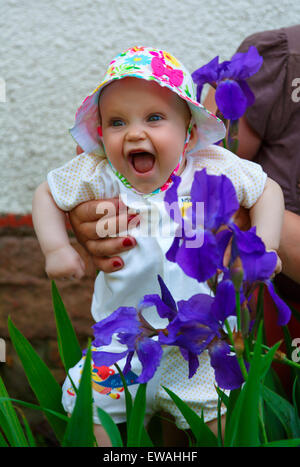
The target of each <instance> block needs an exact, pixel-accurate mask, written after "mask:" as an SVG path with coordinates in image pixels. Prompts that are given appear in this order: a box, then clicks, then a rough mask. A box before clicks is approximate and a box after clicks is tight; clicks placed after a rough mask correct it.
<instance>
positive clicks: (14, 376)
mask: <svg viewBox="0 0 300 467" xmlns="http://www.w3.org/2000/svg"><path fill="white" fill-rule="evenodd" d="M71 241H72V243H73V244H74V245H75V241H74V239H71ZM75 246H76V248H77V249H79V250H80V252H81V253H83V251H82V248H81V247H80V246H78V245H75ZM93 282H94V280H93V277H91V275H90V277H85V278H83V279H82V280H80V281H78V280H74V281H62V280H60V281H56V285H57V287H58V290H59V292H60V294H61V297H62V299H63V302H64V304H65V306H66V309H67V312H68V314H69V316H70V318H71V321H72V323H73V326H74V328H75V331H76V334H77V336H78V339H79V342H80V344H81V346H82V348H84V347H85V345H86V343H87V340H88V338H89V337H93V335H92V329H91V326H92V325H93V320H92V318H91V314H90V305H91V298H92V291H93ZM8 316H10V318H11V319H12V321H13V323H14V324H15V326H16V327H17V328H18V329H19V330H20V331H21V332H22V334H23V335H24V336H25V337H26V338H27V339H28V340H29V341H30V343H31V344H32V346H33V347H34V348H35V350H36V351H37V352H38V354H39V355H40V356H41V358H42V359H43V360H44V362H45V363H46V364H47V366H48V367H49V368H50V369H51V371H52V373H53V375H54V377H55V378H56V379H57V381H58V382H59V383H60V384H61V383H62V382H63V380H64V378H65V371H64V369H63V366H62V364H61V361H60V357H59V353H58V348H57V342H56V327H55V319H54V313H53V307H52V298H51V281H50V280H49V279H48V278H47V276H46V274H45V271H44V258H43V255H42V253H41V250H40V247H39V245H38V242H37V239H36V237H35V234H34V231H33V228H32V222H31V216H14V215H8V216H2V217H0V338H2V339H4V341H5V347H6V359H5V360H6V361H5V362H2V363H0V375H1V376H2V378H3V380H4V383H5V386H6V388H7V390H8V393H9V395H10V396H11V397H15V398H18V399H21V400H25V401H28V402H33V403H35V402H36V400H35V396H34V394H33V393H32V391H31V389H30V387H29V385H28V383H27V379H26V377H25V373H24V370H23V368H22V365H21V363H20V361H19V358H18V356H17V355H16V353H15V351H14V348H13V346H12V344H11V342H10V339H9V333H8V327H7V319H8ZM22 410H23V409H22ZM25 413H26V416H27V417H28V419H29V420H30V422H31V424H32V425H33V427H34V430H35V432H36V433H37V435H38V436H39V435H40V436H43V438H46V441H47V444H52V443H55V442H54V439H53V435H52V433H51V431H50V430H49V428H48V424H47V423H45V422H44V418H43V416H42V414H41V413H40V412H37V411H32V410H30V411H26V410H25Z"/></svg>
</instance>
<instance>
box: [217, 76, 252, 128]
mask: <svg viewBox="0 0 300 467" xmlns="http://www.w3.org/2000/svg"><path fill="white" fill-rule="evenodd" d="M215 100H216V104H217V106H218V108H219V109H220V111H221V112H222V114H223V115H224V117H225V118H227V119H228V120H238V119H239V118H240V117H241V116H242V115H243V114H244V113H245V111H246V108H247V98H246V96H245V94H244V93H243V91H242V89H241V88H240V86H239V85H238V83H236V82H235V81H233V80H230V79H226V80H225V81H222V82H221V83H220V84H219V85H218V87H217V90H216V94H215Z"/></svg>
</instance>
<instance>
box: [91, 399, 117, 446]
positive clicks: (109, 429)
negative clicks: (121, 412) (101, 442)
mask: <svg viewBox="0 0 300 467" xmlns="http://www.w3.org/2000/svg"><path fill="white" fill-rule="evenodd" d="M97 412H98V417H99V419H100V422H101V425H102V426H103V428H104V429H105V431H106V433H107V434H108V436H109V439H110V440H111V444H112V447H113V448H119V447H123V441H122V437H121V433H120V430H119V428H118V426H117V425H116V423H115V422H114V421H113V419H112V418H111V416H110V415H109V414H108V413H107V412H105V410H103V409H101V408H100V407H97Z"/></svg>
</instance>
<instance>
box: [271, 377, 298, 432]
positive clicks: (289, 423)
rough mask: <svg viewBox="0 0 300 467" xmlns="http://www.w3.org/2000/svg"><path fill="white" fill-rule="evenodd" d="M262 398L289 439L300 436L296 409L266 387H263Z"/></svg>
mask: <svg viewBox="0 0 300 467" xmlns="http://www.w3.org/2000/svg"><path fill="white" fill-rule="evenodd" d="M263 398H264V401H265V402H266V404H267V405H268V406H269V408H270V409H271V410H273V412H274V413H275V415H276V416H277V417H278V418H279V420H280V421H281V423H282V425H283V426H284V429H285V431H286V434H287V436H288V437H289V438H297V437H299V436H300V419H299V417H298V414H297V411H296V408H295V407H293V406H292V405H291V404H290V403H289V402H288V401H287V400H286V399H284V398H283V397H281V396H279V394H276V393H275V392H274V391H271V389H269V388H267V387H266V386H264V387H263Z"/></svg>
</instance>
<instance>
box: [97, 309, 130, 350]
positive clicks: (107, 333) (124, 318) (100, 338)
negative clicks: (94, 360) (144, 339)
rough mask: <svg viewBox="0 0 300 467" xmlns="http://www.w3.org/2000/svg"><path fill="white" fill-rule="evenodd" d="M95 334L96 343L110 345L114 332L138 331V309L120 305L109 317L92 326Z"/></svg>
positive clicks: (98, 345)
mask: <svg viewBox="0 0 300 467" xmlns="http://www.w3.org/2000/svg"><path fill="white" fill-rule="evenodd" d="M92 328H93V330H94V335H95V341H94V345H95V346H96V347H100V346H101V345H109V344H110V343H111V339H112V336H113V334H115V333H117V332H129V333H131V334H133V333H136V332H137V330H138V320H137V316H136V309H135V308H133V307H120V308H118V309H117V310H116V311H114V312H113V313H112V314H111V315H109V316H108V317H107V318H105V319H103V320H101V321H99V322H98V323H96V324H94V326H92Z"/></svg>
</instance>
